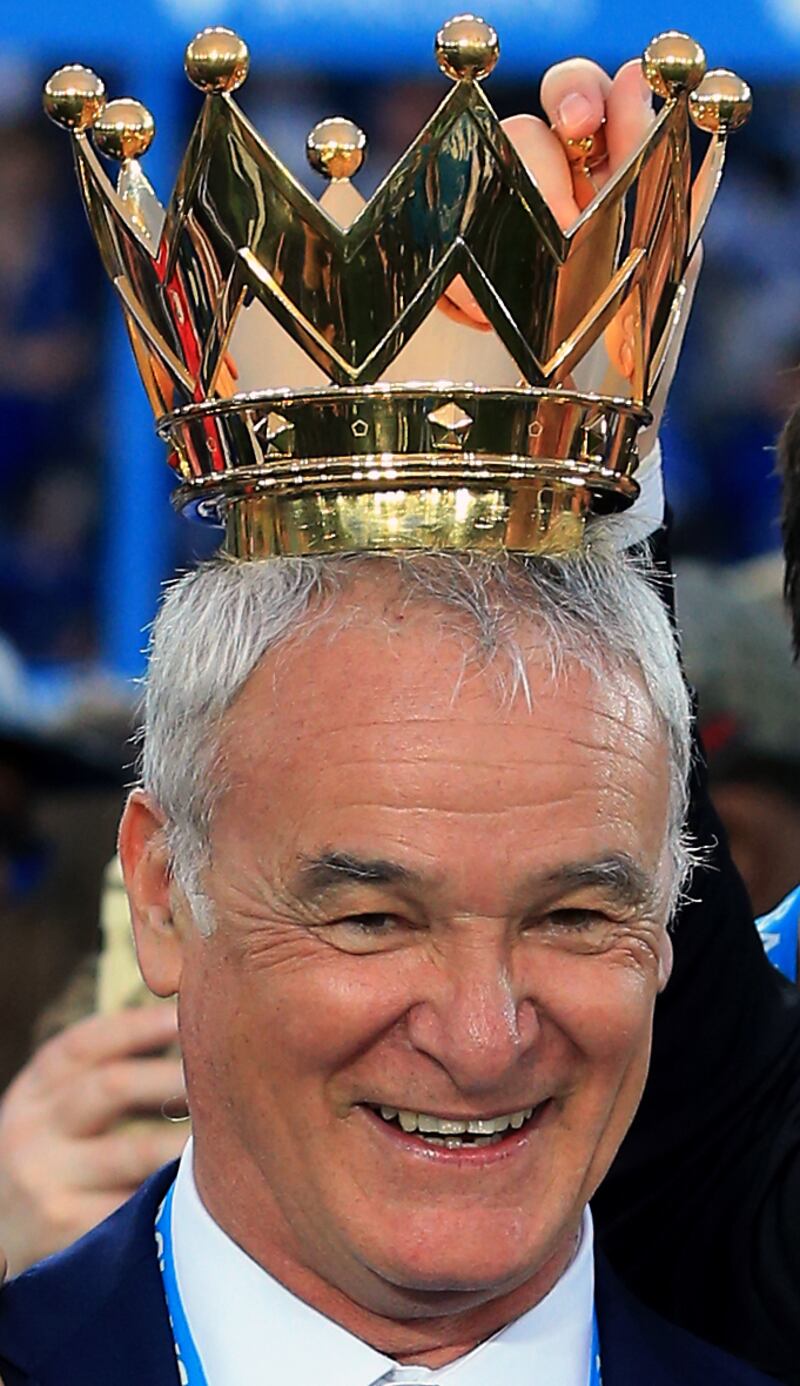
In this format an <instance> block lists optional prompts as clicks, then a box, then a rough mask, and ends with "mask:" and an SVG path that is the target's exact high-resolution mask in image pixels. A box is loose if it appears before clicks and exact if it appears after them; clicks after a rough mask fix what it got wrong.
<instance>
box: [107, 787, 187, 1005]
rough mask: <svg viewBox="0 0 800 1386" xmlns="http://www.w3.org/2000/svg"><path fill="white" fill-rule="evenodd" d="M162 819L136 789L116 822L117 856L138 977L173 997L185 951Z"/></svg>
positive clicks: (148, 799)
mask: <svg viewBox="0 0 800 1386" xmlns="http://www.w3.org/2000/svg"><path fill="white" fill-rule="evenodd" d="M164 822H165V820H164V815H163V814H162V813H161V812H160V810H159V809H158V808H157V807H156V805H155V804H154V802H153V800H152V799H151V798H150V796H149V795H148V794H146V793H145V792H144V790H142V789H134V790H133V791H132V793H131V794H130V796H129V798H128V802H127V804H126V805H125V811H124V813H123V815H122V822H121V823H120V829H119V855H120V861H121V862H122V874H123V876H124V878H125V889H126V890H127V892H128V902H129V904H130V908H131V921H132V923H133V932H134V936H135V939H136V953H137V956H138V958H139V966H140V968H141V970H142V976H143V977H144V980H145V981H146V983H147V985H148V986H149V988H150V990H151V991H153V992H155V994H156V996H174V995H175V993H176V992H177V991H178V988H179V986H180V978H181V968H182V955H183V950H182V945H181V937H180V930H179V928H178V927H177V924H176V921H175V919H174V916H173V882H172V878H171V873H170V865H169V853H168V850H167V840H166V833H165V831H164Z"/></svg>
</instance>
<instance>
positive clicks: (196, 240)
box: [44, 15, 751, 557]
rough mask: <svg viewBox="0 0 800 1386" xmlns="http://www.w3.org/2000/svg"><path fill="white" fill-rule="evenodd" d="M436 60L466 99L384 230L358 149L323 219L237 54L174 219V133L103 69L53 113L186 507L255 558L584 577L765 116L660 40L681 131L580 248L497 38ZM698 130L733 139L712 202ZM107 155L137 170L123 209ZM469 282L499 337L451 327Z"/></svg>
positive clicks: (716, 153) (221, 48)
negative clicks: (728, 177) (512, 133)
mask: <svg viewBox="0 0 800 1386" xmlns="http://www.w3.org/2000/svg"><path fill="white" fill-rule="evenodd" d="M435 51H436V57H437V60H438V62H439V65H440V67H441V68H442V69H443V71H444V72H446V73H447V75H448V76H449V77H451V78H452V79H453V81H454V86H453V87H452V88H451V90H450V91H449V93H448V94H447V96H446V97H445V99H444V101H443V102H442V104H441V105H440V106H439V108H438V110H437V111H436V112H435V114H434V115H433V116H432V118H431V120H430V121H429V123H428V124H427V125H426V126H425V128H424V129H423V130H422V132H421V133H420V135H419V136H418V137H417V139H416V140H415V141H414V143H413V144H412V145H411V147H410V149H408V150H407V152H406V153H405V154H404V155H403V157H402V158H401V159H400V161H399V163H398V164H396V165H395V167H394V168H393V169H392V170H391V172H390V173H389V174H388V175H387V177H386V178H385V179H384V180H383V182H382V183H381V184H380V186H379V188H378V189H377V191H376V192H375V193H374V195H373V196H372V197H371V198H370V199H369V201H368V202H365V201H364V199H363V198H361V197H360V195H359V194H358V193H357V191H356V190H355V188H354V187H353V185H352V184H351V182H350V181H349V180H350V178H351V176H352V175H353V174H354V173H356V172H357V170H358V168H359V166H360V164H361V162H362V159H363V156H364V146H365V138H364V136H363V134H362V133H361V131H359V130H358V129H357V127H355V126H354V125H352V124H351V123H350V122H348V121H344V120H338V119H337V120H332V121H323V122H322V123H321V124H320V125H318V126H316V127H315V129H314V130H313V131H312V132H311V135H310V136H309V143H308V152H309V157H310V159H311V161H312V163H313V165H314V166H315V167H316V168H318V169H319V170H320V171H322V172H324V173H325V174H326V175H327V176H328V178H329V179H330V183H329V186H328V188H327V189H326V192H325V194H324V195H323V197H322V198H321V199H320V200H319V201H317V200H316V199H315V198H314V197H312V196H311V195H310V194H309V193H307V192H306V191H305V190H304V189H303V187H302V186H301V185H300V184H299V183H298V182H297V181H296V179H295V178H294V177H293V176H292V175H291V174H290V173H289V172H288V170H287V169H286V168H285V167H284V165H283V164H282V163H281V162H280V161H279V160H278V159H277V158H276V156H275V154H274V153H273V152H272V151H271V150H270V148H269V147H268V145H267V144H266V143H265V142H264V141H263V140H262V139H261V137H260V136H259V134H258V132H257V131H256V130H255V129H254V128H253V126H252V125H251V124H250V123H249V121H248V120H247V119H246V117H245V116H244V115H243V114H242V112H241V111H240V109H239V108H238V106H237V105H236V103H235V101H234V99H233V92H234V91H235V90H236V89H237V88H238V87H240V86H241V84H242V83H243V82H244V80H245V77H246V75H247V70H248V64H249V56H248V51H247V48H246V46H245V44H244V43H243V41H242V40H241V39H240V38H238V37H237V36H236V35H235V34H233V33H232V32H231V31H230V30H228V29H219V28H218V29H207V30H204V31H203V32H202V33H201V34H199V35H198V36H197V37H196V38H195V39H194V40H193V41H192V42H191V43H190V44H189V47H188V49H187V51H186V60H185V64H186V72H187V74H188V76H189V79H190V80H191V81H192V82H193V83H194V85H195V86H197V87H199V88H200V89H201V90H202V91H204V92H205V93H206V100H205V103H204V105H203V109H202V112H201V114H200V118H199V120H198V122H197V125H196V127H195V130H194V132H193V134H192V138H191V141H190V144H189V149H188V152H187V154H186V156H185V158H184V161H183V165H182V167H181V170H180V174H179V177H178V182H177V186H176V188H175V191H174V193H173V195H172V199H171V201H170V203H169V205H168V207H167V208H166V209H164V208H163V207H162V206H161V205H160V203H159V202H158V200H157V198H156V195H155V193H154V191H153V189H152V187H151V185H150V183H149V182H148V180H147V178H146V176H145V174H144V172H143V171H142V168H141V165H140V163H139V159H140V157H141V155H142V154H144V153H145V152H146V150H147V149H148V147H149V145H150V143H151V141H152V138H153V134H154V124H153V119H152V117H151V115H150V114H149V112H148V111H147V110H145V108H144V107H143V106H142V105H141V104H140V103H138V102H136V101H131V100H124V101H110V102H108V103H106V100H105V89H104V86H103V83H102V81H101V80H100V78H98V77H97V76H96V75H95V74H94V73H93V72H91V71H90V70H89V69H87V68H83V67H65V68H61V69H60V70H59V71H58V72H57V73H55V74H54V75H53V77H51V78H50V80H49V81H48V83H47V84H46V86H45V94H44V103H45V109H46V110H47V112H48V114H49V115H50V116H52V118H53V119H54V120H56V121H57V122H58V123H59V124H60V125H62V126H65V127H66V128H67V129H69V130H70V131H71V132H72V135H73V144H74V152H75V160H76V165H77V171H78V177H79V180H80V186H81V190H82V193H83V198H84V201H85V204H86V209H87V212H88V215H89V221H90V223H91V226H92V229H93V231H94V234H95V237H96V239H97V242H98V245H99V248H100V253H101V256H102V259H103V263H104V265H105V267H106V270H107V272H108V274H109V275H110V277H111V279H112V281H113V284H114V286H115V288H116V290H117V293H118V295H119V298H120V301H121V303H122V308H123V312H124V314H125V319H126V323H127V326H128V331H129V333H130V337H131V341H132V344H133V350H134V353H135V356H136V360H137V364H138V366H139V369H140V371H141V375H142V379H143V381H144V385H145V389H146V390H147V393H148V396H149V399H150V402H151V404H152V406H153V409H154V412H155V414H156V417H157V420H158V431H159V433H160V435H161V436H162V438H163V439H164V440H165V441H166V442H167V444H168V445H169V447H170V451H171V457H170V460H171V463H172V465H173V467H174V468H175V470H176V472H177V474H178V476H179V477H180V485H179V487H178V490H177V492H176V496H175V501H176V505H177V506H178V507H179V508H180V509H190V510H191V511H193V512H194V513H196V514H197V515H199V516H200V517H202V518H205V519H207V520H211V521H212V522H214V523H218V524H223V525H224V526H225V529H226V548H227V550H228V552H229V553H231V554H232V555H234V556H237V557H259V556H266V555H268V554H274V553H289V554H304V553H329V552H334V551H348V550H362V549H378V550H380V549H399V548H417V547H433V548H445V549H447V548H449V549H452V548H457V549H467V548H477V549H482V550H493V549H511V550H517V551H521V552H528V553H535V552H539V553H541V552H561V551H565V550H567V549H570V548H574V547H576V546H578V545H579V544H580V542H581V540H582V537H583V532H584V523H585V520H586V518H587V516H589V515H591V514H593V513H594V514H602V513H609V512H612V511H615V510H618V509H622V508H624V507H625V506H627V505H629V504H630V503H631V502H632V500H633V499H634V498H635V496H636V495H637V493H638V487H637V483H636V480H635V472H636V468H637V465H638V455H637V438H638V435H639V433H640V430H641V429H642V427H643V426H645V425H646V424H647V423H648V422H649V421H650V417H651V416H650V413H649V409H648V406H649V405H650V403H651V402H652V400H653V397H654V395H655V393H656V391H657V389H658V385H659V380H660V378H661V376H662V372H663V371H664V365H665V362H666V361H667V359H668V356H669V348H670V343H671V341H672V340H673V338H674V334H675V333H676V332H677V331H678V330H679V326H680V321H681V316H682V311H683V307H684V299H685V298H686V290H685V284H684V278H685V274H686V270H687V267H688V265H689V262H690V260H691V257H692V255H693V252H694V250H695V248H696V245H697V242H698V239H699V236H700V233H701V231H702V228H703V225H704V222H705V219H706V216H707V214H708V210H709V207H710V205H711V202H712V200H713V197H714V194H715V192H716V188H717V185H718V183H719V177H720V174H721V170H722V164H723V160H724V151H725V142H726V138H727V135H728V133H729V131H730V130H732V129H735V128H736V127H737V126H738V125H740V124H742V123H743V121H744V120H746V118H747V115H748V114H749V110H750V104H751V102H750V92H749V89H748V88H747V86H746V84H745V83H744V82H742V81H741V80H740V79H739V78H737V77H735V76H734V74H732V73H729V72H726V71H724V70H717V71H714V72H708V73H706V63H705V56H704V54H703V50H702V49H701V48H700V46H699V45H698V44H696V43H694V42H693V40H691V39H689V38H688V37H687V36H686V35H683V34H676V33H669V34H663V35H661V36H660V37H659V38H657V39H654V40H653V42H652V43H651V44H650V45H649V47H648V48H647V50H646V52H645V54H644V57H643V60H642V61H643V70H644V73H645V76H646V78H647V80H648V82H649V84H650V86H651V88H652V89H653V91H655V92H656V93H657V94H658V95H659V96H660V97H662V98H663V105H662V107H661V109H660V111H659V113H658V115H657V117H656V119H655V121H654V123H653V125H652V127H651V129H650V131H649V133H648V134H647V136H646V138H645V139H644V141H643V142H642V144H641V145H640V147H639V148H638V149H636V150H635V152H634V153H633V154H632V155H631V157H630V158H629V159H628V160H627V161H626V162H625V164H624V165H623V166H622V167H620V168H619V169H618V170H617V171H616V172H615V173H614V174H613V176H612V177H611V178H610V179H609V181H608V182H607V183H606V184H605V186H604V187H603V188H602V190H601V191H600V192H598V193H597V195H596V196H595V197H594V199H593V201H592V202H591V203H590V204H589V206H588V207H587V208H586V209H585V210H584V211H583V213H582V214H581V216H580V217H579V219H578V221H577V222H576V223H575V225H574V226H572V227H571V228H570V229H569V230H568V231H563V230H561V229H560V227H559V225H558V223H557V222H556V220H555V218H554V216H553V213H552V212H551V210H550V208H549V207H548V205H547V203H546V202H545V201H544V199H543V197H542V195H541V193H540V191H539V188H538V187H537V185H536V182H535V181H534V179H533V177H532V176H531V175H530V173H529V172H528V171H527V169H526V167H525V166H524V164H523V163H522V161H521V159H520V157H519V155H518V154H517V152H516V151H515V149H514V146H513V145H512V143H511V141H510V140H509V138H508V136H507V135H506V133H505V132H504V130H503V128H502V126H501V125H500V123H499V121H498V119H497V116H496V115H495V113H494V111H493V109H492V107H491V105H490V104H489V102H488V100H487V99H486V96H485V95H484V91H483V88H482V85H481V83H482V79H483V78H485V77H486V76H488V74H489V73H490V72H491V71H492V69H493V67H494V65H495V62H496V60H497V57H498V54H499V45H498V40H497V35H496V33H495V32H494V30H493V29H492V28H491V26H490V25H488V24H486V23H485V22H484V21H483V20H479V19H476V18H475V17H474V16H470V15H467V16H464V15H462V16H459V17H458V18H456V19H453V20H450V21H449V23H448V24H446V25H445V26H444V27H443V28H442V29H441V30H440V32H439V34H438V35H437V38H436V47H435ZM692 120H693V121H694V123H695V124H696V125H697V126H699V127H700V128H702V129H703V130H705V131H707V132H708V133H709V134H710V136H711V139H710V144H709V147H708V149H707V151H706V154H705V157H704V161H703V164H702V166H701V168H700V171H699V174H698V176H697V178H696V179H695V180H694V182H693V180H692V163H691V150H690V129H691V121H692ZM90 132H91V135H92V137H93V143H92V139H90V138H89V135H90ZM96 150H99V151H100V152H101V153H102V154H105V155H108V156H110V157H111V158H113V159H116V160H118V161H120V169H119V174H118V178H117V183H116V187H114V186H112V184H111V182H110V181H109V179H108V178H107V176H106V174H105V172H104V170H103V167H102V164H101V161H100V160H99V159H98V157H97V153H96ZM573 152H574V151H573ZM584 153H585V151H581V149H578V150H577V156H578V157H583V154H584ZM459 275H460V276H462V277H463V280H464V281H465V282H466V285H467V287H468V288H469V289H470V290H471V292H472V294H473V295H474V297H475V299H476V300H477V303H478V305H479V307H480V309H481V310H482V312H483V313H484V314H485V317H486V319H488V324H489V327H490V329H492V330H489V331H486V330H484V331H478V330H476V329H475V326H474V325H472V324H470V323H468V322H467V323H465V322H464V321H458V320H457V319H456V318H454V317H453V316H451V315H449V314H447V313H445V312H441V311H438V310H437V305H438V304H439V303H440V300H441V299H442V295H443V294H444V293H445V290H447V289H448V286H450V285H451V284H452V282H453V280H454V279H455V278H456V277H457V276H459ZM615 326H616V327H619V328H621V329H622V330H624V336H625V342H626V353H627V354H626V356H625V368H624V370H623V368H622V366H621V364H620V361H619V359H617V358H618V356H619V353H618V352H615V351H614V350H613V349H612V348H611V347H610V345H609V344H610V342H612V341H613V340H614V329H615ZM617 336H618V333H617Z"/></svg>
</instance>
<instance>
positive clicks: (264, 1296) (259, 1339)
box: [172, 1141, 594, 1386]
mask: <svg viewBox="0 0 800 1386" xmlns="http://www.w3.org/2000/svg"><path fill="white" fill-rule="evenodd" d="M172 1241H173V1251H174V1258H175V1273H176V1277H177V1281H178V1288H179V1291H180V1296H181V1300H182V1303H183V1309H184V1313H185V1315H186V1321H187V1324H188V1326H189V1329H190V1332H191V1334H192V1337H193V1339H194V1344H195V1347H196V1349H197V1353H198V1356H199V1358H200V1361H201V1362H202V1364H203V1368H204V1370H205V1374H206V1378H207V1382H208V1386H242V1382H243V1381H249V1382H253V1383H260V1382H261V1381H263V1382H264V1383H265V1386H266V1383H268V1382H281V1383H284V1386H390V1383H392V1386H395V1384H396V1386H400V1383H403V1386H411V1383H414V1386H416V1383H420V1386H422V1384H423V1383H427V1384H428V1386H493V1384H494V1383H496V1382H500V1381H502V1382H503V1386H534V1383H537V1382H546V1383H547V1386H586V1384H587V1382H588V1380H589V1368H590V1358H591V1346H592V1314H593V1304H594V1259H593V1254H592V1221H591V1216H590V1214H589V1210H588V1209H587V1210H586V1213H585V1214H584V1219H583V1225H582V1229H581V1239H580V1243H579V1246H578V1250H577V1252H576V1255H575V1257H574V1259H573V1261H572V1263H571V1264H570V1266H569V1268H568V1269H567V1271H566V1272H565V1273H564V1275H562V1277H561V1279H560V1280H559V1282H558V1284H557V1285H555V1286H554V1287H553V1289H552V1290H551V1291H550V1293H549V1294H548V1295H547V1296H546V1297H545V1298H544V1299H543V1300H541V1302H540V1303H539V1304H537V1305H535V1307H534V1308H533V1309H529V1310H528V1312H527V1313H525V1314H523V1315H522V1316H521V1318H518V1319H515V1320H514V1322H513V1323H510V1324H507V1325H506V1327H505V1328H503V1329H501V1330H500V1332H499V1333H496V1334H495V1335H494V1337H492V1338H489V1339H487V1341H486V1342H484V1343H481V1344H479V1346H478V1347H476V1348H474V1349H473V1351H472V1352H469V1353H467V1355H466V1356H465V1357H460V1358H458V1360H457V1361H455V1362H451V1363H450V1364H449V1366H446V1367H439V1368H436V1370H429V1369H427V1368H425V1367H400V1366H398V1365H397V1363H396V1362H394V1361H393V1360H392V1358H390V1357H385V1356H384V1355H383V1353H381V1352H377V1351H376V1350H375V1349H374V1348H371V1347H370V1346H369V1344H367V1343H365V1342H364V1341H363V1340H362V1339H361V1338H357V1337H355V1336H354V1334H352V1333H349V1332H348V1331H347V1329H345V1328H342V1327H341V1325H340V1324H337V1323H334V1322H333V1320H331V1319H328V1318H326V1317H325V1315H324V1314H321V1313H320V1312H319V1311H318V1310H316V1309H312V1307H311V1305H309V1304H306V1303H305V1302H304V1301H303V1300H301V1299H298V1298H297V1296H296V1295H294V1294H292V1293H291V1291H290V1290H287V1289H286V1287H285V1286H284V1285H281V1284H280V1282H279V1281H277V1280H275V1279H273V1277H272V1276H271V1275H268V1274H267V1272H266V1271H265V1270H262V1268H261V1267H260V1266H259V1265H257V1264H256V1262H255V1261H253V1260H251V1258H250V1257H249V1256H248V1255H247V1254H246V1252H244V1251H242V1249H241V1247H239V1246H237V1245H236V1243H235V1242H233V1241H232V1240H231V1238H230V1237H229V1236H228V1235H227V1233H225V1232H223V1230H222V1228H221V1227H219V1226H218V1224H217V1223H216V1222H214V1220H213V1218H212V1217H211V1216H210V1214H209V1213H208V1212H207V1211H206V1209H205V1208H204V1206H203V1204H202V1202H201V1200H200V1196H199V1194H198V1192H197V1186H196V1184H195V1181H194V1175H193V1172H192V1143H191V1141H190V1142H189V1144H188V1145H187V1147H186V1150H185V1152H184V1155H183V1158H182V1160H181V1163H180V1168H179V1170H178V1177H177V1180H176V1184H175V1194H174V1200H173V1205H172Z"/></svg>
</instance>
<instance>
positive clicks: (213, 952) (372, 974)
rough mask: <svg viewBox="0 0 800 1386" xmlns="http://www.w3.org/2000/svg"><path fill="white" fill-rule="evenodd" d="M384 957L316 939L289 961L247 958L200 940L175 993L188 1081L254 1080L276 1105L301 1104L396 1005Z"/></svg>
mask: <svg viewBox="0 0 800 1386" xmlns="http://www.w3.org/2000/svg"><path fill="white" fill-rule="evenodd" d="M386 962H387V959H386V958H380V957H376V958H365V957H359V958H354V957H350V956H348V955H346V954H343V953H337V952H336V951H335V950H334V949H332V948H330V947H328V946H327V945H321V944H317V945H316V946H315V947H314V948H313V949H312V950H311V951H310V952H309V954H308V955H307V956H305V957H304V958H303V959H302V960H301V959H296V960H293V961H292V963H291V964H287V965H285V966H281V965H278V966H274V965H267V964H263V965H257V964H254V962H253V960H252V958H245V959H243V958H241V957H237V956H235V955H233V954H230V953H228V952H227V951H226V950H225V948H224V947H223V946H221V945H220V944H219V942H218V940H216V939H212V940H205V941H204V942H203V944H202V945H201V949H200V950H198V951H197V953H196V955H195V956H194V957H193V958H192V959H191V961H190V962H189V964H188V965H187V966H186V967H185V968H184V974H183V977H182V982H181V994H180V1001H179V1009H180V1016H181V1035H182V1039H183V1045H184V1056H185V1060H186V1066H187V1077H188V1079H189V1082H190V1086H191V1085H192V1083H193V1080H194V1087H195V1089H196V1090H197V1089H198V1087H199V1085H200V1084H201V1083H202V1085H203V1087H204V1088H205V1089H206V1090H208V1087H209V1085H210V1084H213V1085H214V1087H216V1088H217V1089H219V1088H220V1087H224V1089H225V1091H226V1092H227V1094H228V1095H229V1096H230V1095H231V1094H232V1092H233V1090H234V1088H235V1089H238V1090H245V1091H249V1092H250V1093H251V1094H252V1092H253V1091H255V1090H257V1089H258V1088H260V1089H261V1091H262V1092H264V1091H268V1092H272V1093H274V1094H280V1097H281V1103H282V1105H284V1106H285V1105H290V1106H291V1105H293V1100H294V1099H295V1098H297V1105H298V1106H301V1107H302V1106H304V1105H307V1104H308V1102H309V1099H310V1100H312V1101H313V1096H314V1093H313V1091H312V1090H314V1089H315V1090H316V1092H317V1093H319V1094H322V1092H323V1090H324V1087H325V1084H326V1083H327V1081H328V1080H329V1079H330V1078H331V1077H332V1076H333V1075H335V1074H337V1073H339V1072H341V1071H342V1070H343V1069H344V1068H346V1067H347V1066H349V1065H351V1064H352V1063H353V1062H354V1061H355V1060H356V1059H357V1058H358V1057H359V1056H360V1055H361V1054H363V1053H364V1052H365V1051H368V1050H370V1049H371V1048H372V1047H373V1046H374V1045H375V1044H377V1043H379V1042H380V1039H381V1036H382V1035H383V1034H385V1033H386V1031H387V1030H390V1029H391V1028H392V1026H393V1025H394V1023H395V1021H396V1020H397V1018H398V1017H399V1016H401V1015H402V1013H403V1001H402V996H401V994H400V992H401V990H402V988H398V987H397V985H396V984H395V985H391V983H390V979H389V978H388V977H387V968H386ZM393 980H394V981H395V983H396V981H397V978H396V977H395V978H394V979H393ZM387 984H388V985H387ZM301 1087H302V1100H301V1097H300V1090H301Z"/></svg>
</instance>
